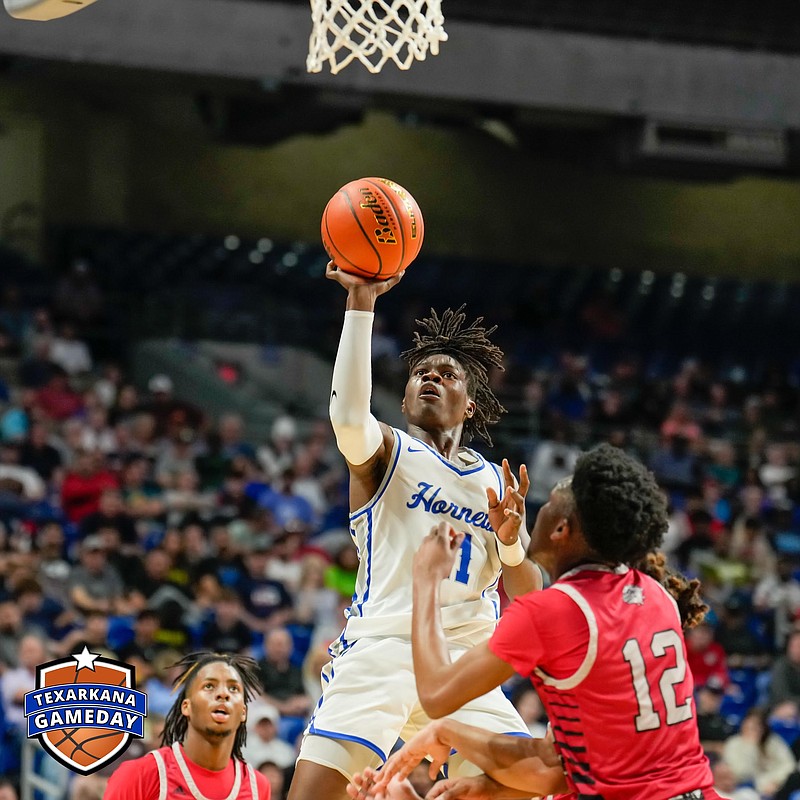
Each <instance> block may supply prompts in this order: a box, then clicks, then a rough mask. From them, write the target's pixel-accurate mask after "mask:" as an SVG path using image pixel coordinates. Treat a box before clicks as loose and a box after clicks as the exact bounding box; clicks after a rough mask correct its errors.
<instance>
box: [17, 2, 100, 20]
mask: <svg viewBox="0 0 800 800" xmlns="http://www.w3.org/2000/svg"><path fill="white" fill-rule="evenodd" d="M94 2H96V0H3V5H5V7H6V11H8V13H9V14H11V16H12V17H16V18H17V19H33V20H38V21H39V22H47V21H48V20H51V19H59V18H60V17H66V16H68V15H69V14H74V13H75V12H76V11H82V10H83V9H84V8H86V7H87V6H90V5H92V3H94Z"/></svg>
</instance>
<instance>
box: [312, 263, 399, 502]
mask: <svg viewBox="0 0 800 800" xmlns="http://www.w3.org/2000/svg"><path fill="white" fill-rule="evenodd" d="M325 274H326V277H327V278H329V279H330V280H334V281H336V282H337V283H339V284H340V285H342V286H343V287H344V288H345V289H347V310H346V312H345V318H344V324H343V326H342V335H341V338H340V340H339V350H338V352H337V354H336V361H335V362H334V366H333V381H332V386H331V401H330V418H331V425H332V426H333V430H334V433H335V434H336V443H337V445H338V447H339V450H340V451H341V453H342V455H343V456H344V457H345V458H346V459H347V461H348V463H349V464H350V467H351V471H352V472H354V473H355V474H356V476H357V477H362V476H363V479H364V482H365V484H367V485H365V486H364V492H366V497H365V498H364V499H365V500H366V499H368V498H369V497H370V496H371V494H372V492H371V491H370V489H372V488H373V487H372V486H371V485H369V484H371V483H375V480H374V478H375V475H376V473H378V472H380V473H381V474H379V475H377V482H380V479H381V478H382V477H383V475H382V472H381V471H380V470H377V469H376V467H377V466H379V465H380V462H385V460H386V454H387V453H388V452H389V448H391V444H392V439H393V434H392V432H391V429H390V428H389V427H388V426H386V425H382V424H381V423H379V422H378V420H377V419H375V417H374V416H373V415H372V414H371V413H370V407H369V404H370V397H371V395H372V352H371V350H372V322H373V310H374V308H375V300H376V299H377V298H378V297H379V296H380V295H382V294H384V293H385V292H387V291H389V289H391V288H392V287H393V286H395V285H396V284H397V283H398V282H399V281H400V279H401V278H402V276H403V273H402V272H400V273H398V274H397V275H394V276H392V277H391V278H389V279H388V280H385V281H368V280H366V279H365V278H360V277H358V276H356V275H350V274H349V273H346V272H342V271H341V270H339V269H337V268H336V265H335V264H334V263H333V262H332V261H331V262H330V263H329V264H328V268H327V271H326V273H325ZM359 468H360V469H359ZM374 488H377V486H376V487H374ZM354 499H355V501H356V506H357V505H360V503H359V502H358V500H360V499H361V498H354Z"/></svg>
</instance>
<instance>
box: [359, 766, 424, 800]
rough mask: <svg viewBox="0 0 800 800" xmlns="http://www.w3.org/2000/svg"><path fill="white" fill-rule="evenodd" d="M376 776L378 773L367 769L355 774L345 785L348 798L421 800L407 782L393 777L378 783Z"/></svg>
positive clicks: (361, 799)
mask: <svg viewBox="0 0 800 800" xmlns="http://www.w3.org/2000/svg"><path fill="white" fill-rule="evenodd" d="M378 776H380V772H376V771H375V770H374V769H371V768H369V767H367V768H366V769H365V770H364V771H363V772H357V773H356V774H355V775H353V777H352V779H351V781H350V783H348V784H347V795H348V797H352V798H353V800H422V799H421V798H420V796H419V795H418V794H417V793H416V792H415V791H414V787H413V786H412V785H411V784H410V783H409V782H408V781H406V780H400V779H399V778H397V777H395V778H393V779H392V780H390V781H387V782H386V783H378V782H377V778H378Z"/></svg>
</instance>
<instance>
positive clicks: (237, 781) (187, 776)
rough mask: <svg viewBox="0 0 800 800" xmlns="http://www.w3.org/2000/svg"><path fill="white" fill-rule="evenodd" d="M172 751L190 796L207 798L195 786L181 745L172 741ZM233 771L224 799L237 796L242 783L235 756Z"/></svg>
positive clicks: (199, 798) (240, 770) (240, 766)
mask: <svg viewBox="0 0 800 800" xmlns="http://www.w3.org/2000/svg"><path fill="white" fill-rule="evenodd" d="M172 752H173V753H175V760H176V761H177V762H178V769H180V771H181V775H183V779H184V780H185V781H186V785H187V786H188V787H189V791H190V792H191V794H192V797H194V798H195V800H208V798H207V797H206V796H205V795H204V794H202V792H201V791H200V789H198V788H197V784H196V783H195V782H194V778H193V777H192V773H191V772H189V766H188V764H187V763H186V761H185V760H184V758H183V751H182V750H181V746H180V745H179V744H178V743H177V742H173V743H172ZM233 772H234V779H233V786H231V791H230V794H229V795H228V796H227V797H226V798H225V800H233V798H234V797H238V795H239V788H240V787H241V785H242V764H241V762H240V761H239V760H238V759H237V758H234V759H233ZM253 800H258V798H257V797H256V798H253Z"/></svg>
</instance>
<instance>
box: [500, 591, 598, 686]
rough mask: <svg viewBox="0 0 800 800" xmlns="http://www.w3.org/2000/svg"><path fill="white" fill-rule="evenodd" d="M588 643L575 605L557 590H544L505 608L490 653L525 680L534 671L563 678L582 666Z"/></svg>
mask: <svg viewBox="0 0 800 800" xmlns="http://www.w3.org/2000/svg"><path fill="white" fill-rule="evenodd" d="M588 641H589V626H588V623H587V622H586V617H585V616H584V615H583V612H582V611H581V610H580V609H579V608H578V606H577V605H576V604H575V602H574V601H573V600H571V599H570V598H569V597H568V596H567V595H565V594H564V593H563V592H560V591H558V590H557V589H545V590H543V591H541V592H529V593H528V594H525V595H522V596H520V597H518V598H516V599H515V600H514V601H513V602H512V603H511V604H510V605H509V606H508V608H506V610H505V611H504V612H503V614H502V616H501V617H500V622H499V623H498V625H497V628H496V630H495V632H494V634H493V635H492V638H491V639H490V640H489V649H490V650H491V651H492V652H493V653H494V654H495V655H496V656H497V657H498V658H501V659H503V661H505V662H506V663H507V664H510V665H511V666H512V667H513V668H514V670H515V671H516V672H517V673H518V674H520V675H522V676H523V677H525V678H528V677H530V676H531V674H532V673H533V670H534V667H539V668H541V669H543V670H544V671H545V672H547V674H548V675H552V676H553V677H554V678H563V677H566V676H568V675H572V674H573V673H574V672H575V671H576V670H577V669H578V667H580V665H581V664H582V663H583V658H584V656H585V655H586V648H587V645H588Z"/></svg>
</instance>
